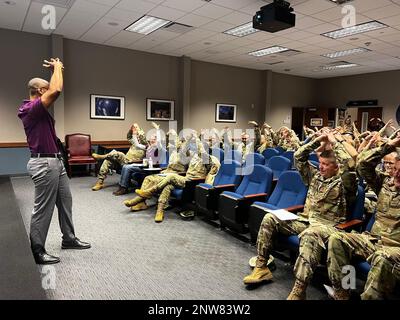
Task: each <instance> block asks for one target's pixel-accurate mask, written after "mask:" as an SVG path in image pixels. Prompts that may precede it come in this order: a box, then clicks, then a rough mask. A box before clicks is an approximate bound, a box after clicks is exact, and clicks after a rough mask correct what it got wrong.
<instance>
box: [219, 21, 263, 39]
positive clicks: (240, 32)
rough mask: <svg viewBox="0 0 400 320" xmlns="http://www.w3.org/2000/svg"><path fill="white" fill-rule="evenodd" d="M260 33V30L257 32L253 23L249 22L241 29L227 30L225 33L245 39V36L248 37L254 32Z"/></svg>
mask: <svg viewBox="0 0 400 320" xmlns="http://www.w3.org/2000/svg"><path fill="white" fill-rule="evenodd" d="M258 31H259V30H256V29H254V28H253V22H249V23H246V24H243V25H241V26H239V27H236V28H232V29H229V30H226V31H224V33H226V34H230V35H231V36H235V37H244V36H247V35H249V34H252V33H254V32H258Z"/></svg>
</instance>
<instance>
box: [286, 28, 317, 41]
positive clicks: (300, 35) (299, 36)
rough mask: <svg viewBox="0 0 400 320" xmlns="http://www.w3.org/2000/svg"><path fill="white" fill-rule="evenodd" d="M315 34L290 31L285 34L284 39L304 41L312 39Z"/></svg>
mask: <svg viewBox="0 0 400 320" xmlns="http://www.w3.org/2000/svg"><path fill="white" fill-rule="evenodd" d="M313 36H315V34H313V33H310V32H306V31H301V30H296V29H292V32H290V33H287V34H285V38H287V39H291V40H301V39H306V38H309V37H313Z"/></svg>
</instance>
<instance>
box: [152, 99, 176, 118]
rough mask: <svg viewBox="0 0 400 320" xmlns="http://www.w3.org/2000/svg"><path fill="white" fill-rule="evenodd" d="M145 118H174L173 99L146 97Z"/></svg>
mask: <svg viewBox="0 0 400 320" xmlns="http://www.w3.org/2000/svg"><path fill="white" fill-rule="evenodd" d="M146 115H147V117H146V119H147V120H157V121H169V120H174V118H175V101H174V100H160V99H149V98H147V112H146Z"/></svg>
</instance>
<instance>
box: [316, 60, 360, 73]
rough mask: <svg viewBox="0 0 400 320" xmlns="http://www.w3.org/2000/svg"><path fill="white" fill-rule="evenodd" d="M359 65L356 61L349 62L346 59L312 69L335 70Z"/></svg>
mask: <svg viewBox="0 0 400 320" xmlns="http://www.w3.org/2000/svg"><path fill="white" fill-rule="evenodd" d="M358 66H359V65H358V64H356V63H350V62H347V61H337V62H333V63H329V64H326V65H323V66H320V67H319V68H317V69H314V70H313V71H321V70H328V71H331V70H337V69H344V68H352V67H358Z"/></svg>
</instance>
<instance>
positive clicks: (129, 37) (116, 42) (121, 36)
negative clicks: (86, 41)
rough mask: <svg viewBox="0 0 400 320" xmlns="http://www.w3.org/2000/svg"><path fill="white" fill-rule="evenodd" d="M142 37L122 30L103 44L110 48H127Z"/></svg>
mask: <svg viewBox="0 0 400 320" xmlns="http://www.w3.org/2000/svg"><path fill="white" fill-rule="evenodd" d="M143 37H144V35H143V34H140V33H135V32H129V31H125V30H122V31H121V32H120V33H118V34H116V35H115V36H113V37H112V38H110V39H109V40H108V41H106V42H105V44H107V45H110V46H118V47H128V46H129V45H130V44H132V43H133V42H135V41H137V40H139V39H141V38H143Z"/></svg>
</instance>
